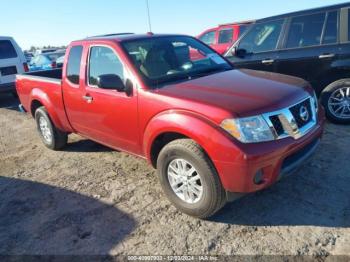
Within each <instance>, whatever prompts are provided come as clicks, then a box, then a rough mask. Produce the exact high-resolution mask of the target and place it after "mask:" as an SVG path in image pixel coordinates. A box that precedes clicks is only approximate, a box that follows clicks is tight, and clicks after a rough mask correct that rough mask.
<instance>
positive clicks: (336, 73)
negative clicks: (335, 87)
mask: <svg viewBox="0 0 350 262" xmlns="http://www.w3.org/2000/svg"><path fill="white" fill-rule="evenodd" d="M344 78H350V74H349V72H347V71H346V70H339V69H338V70H335V69H334V70H332V71H329V72H327V73H326V74H324V76H323V77H321V78H320V80H319V81H318V83H317V84H316V93H317V94H318V95H320V94H321V93H322V92H323V91H324V89H325V88H326V87H327V86H328V85H330V84H332V83H334V82H336V81H338V80H340V79H344Z"/></svg>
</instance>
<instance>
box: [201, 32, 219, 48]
mask: <svg viewBox="0 0 350 262" xmlns="http://www.w3.org/2000/svg"><path fill="white" fill-rule="evenodd" d="M199 39H200V40H201V41H202V42H204V43H206V44H207V45H212V44H214V43H215V31H211V32H208V33H205V34H204V35H202V36H201V37H200V38H199Z"/></svg>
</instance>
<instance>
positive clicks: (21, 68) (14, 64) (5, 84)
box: [0, 36, 28, 93]
mask: <svg viewBox="0 0 350 262" xmlns="http://www.w3.org/2000/svg"><path fill="white" fill-rule="evenodd" d="M27 71H28V65H27V62H26V58H25V57H24V54H23V51H22V49H21V48H20V47H19V46H18V45H17V43H16V42H15V40H14V39H13V38H12V37H6V36H0V93H2V92H12V93H15V92H16V89H15V79H16V74H17V73H20V74H21V73H23V72H27Z"/></svg>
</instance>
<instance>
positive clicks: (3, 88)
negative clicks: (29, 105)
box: [0, 83, 16, 93]
mask: <svg viewBox="0 0 350 262" xmlns="http://www.w3.org/2000/svg"><path fill="white" fill-rule="evenodd" d="M15 90H16V85H15V83H5V84H0V93H11V92H13V91H15Z"/></svg>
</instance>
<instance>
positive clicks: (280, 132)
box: [270, 115, 284, 136]
mask: <svg viewBox="0 0 350 262" xmlns="http://www.w3.org/2000/svg"><path fill="white" fill-rule="evenodd" d="M270 121H271V123H272V125H273V127H274V129H275V131H276V134H277V135H278V136H280V135H283V133H284V128H283V125H282V123H281V120H280V119H279V117H278V115H275V116H270Z"/></svg>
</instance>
